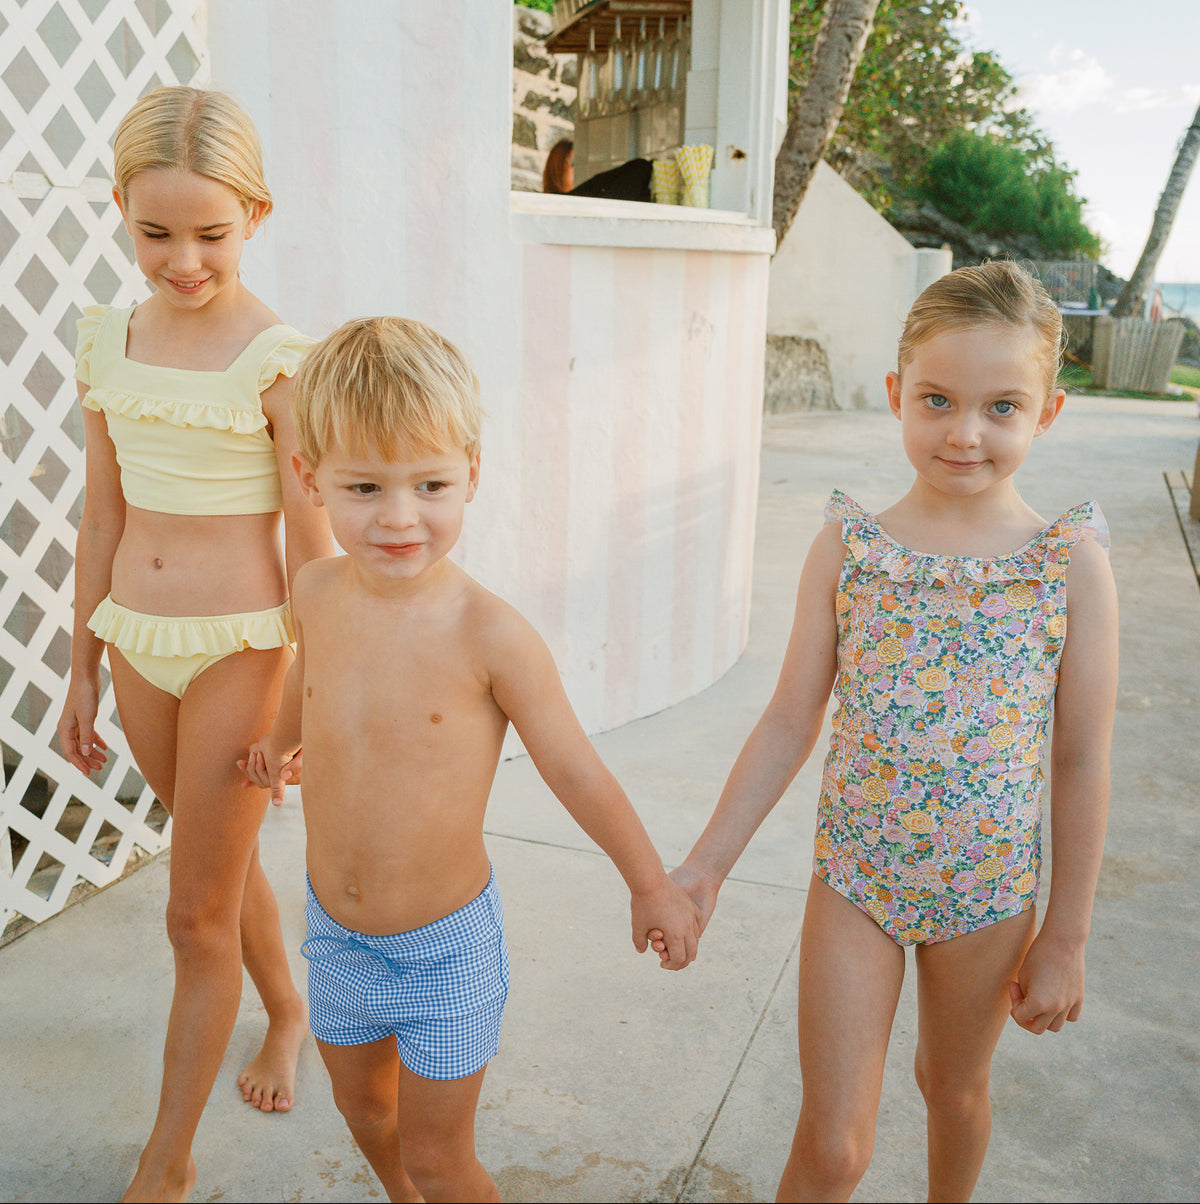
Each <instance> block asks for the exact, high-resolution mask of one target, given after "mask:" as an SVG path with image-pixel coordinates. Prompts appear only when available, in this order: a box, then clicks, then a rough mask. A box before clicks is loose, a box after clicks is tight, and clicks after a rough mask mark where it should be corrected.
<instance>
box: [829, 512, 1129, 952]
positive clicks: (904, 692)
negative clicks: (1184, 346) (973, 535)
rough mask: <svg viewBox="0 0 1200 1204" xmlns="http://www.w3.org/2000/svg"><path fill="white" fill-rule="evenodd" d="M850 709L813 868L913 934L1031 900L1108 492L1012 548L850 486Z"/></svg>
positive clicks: (844, 715)
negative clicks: (1066, 689) (920, 521)
mask: <svg viewBox="0 0 1200 1204" xmlns="http://www.w3.org/2000/svg"><path fill="white" fill-rule="evenodd" d="M825 518H826V521H827V522H840V523H841V524H842V538H843V540H844V542H845V544H846V548H847V554H846V558H845V561H844V563H843V565H842V571H841V575H840V577H839V580H838V589H837V601H836V609H837V635H838V673H837V682H836V685H835V694H836V697H837V710H836V712H835V714H834V717H833V735H832V738H831V740H830V747H829V753H828V756H827V757H826V760H825V771H824V777H823V779H822V783H821V801H820V807H819V810H818V817H817V836H816V848H815V853H814V858H813V870H814V872H815V873H816V874H817V876H818V877H819V878H821V880H822V881H824V882H826V883H827V884H828V885H829V886H831V887H832V888H833V889H834V890H836V891H837V892H838V893H839V894H841V895H843V896H844V897H845V898H847V899H849V900H850V901H851V902H853V903H854V904H856V905H857V906H858V907H860V908H861V909H862V910H863V911H865V912H866V913H867V914H868V915H870V916H871V917H872V919H874V920H875V922H876V923H877V924H879V926H880V927H881V928H882V929H883V930H884V931H885V932H886V933H887V934H888V935H889V936H890V937H891V938H892V939H893V940H894V941H896V942H897V943H898V944H901V945H911V944H919V943H932V942H935V941H944V940H949V939H950V938H951V937H955V936H959V935H961V934H963V933H965V932H971V931H973V930H975V929H977V928H983V927H985V926H986V925H989V924H994V923H996V922H997V921H999V920H1003V919H1006V918H1007V917H1009V916H1013V915H1017V914H1018V913H1020V912H1022V911H1025V910H1026V909H1027V908H1029V907H1031V906H1032V905H1033V903H1034V902H1035V901H1036V898H1037V888H1038V873H1039V869H1040V866H1041V796H1042V783H1043V776H1042V770H1041V749H1042V743H1043V741H1044V740H1045V736H1046V725H1047V722H1048V720H1049V719H1050V715H1051V711H1052V707H1053V700H1054V691H1055V687H1056V685H1057V681H1058V663H1059V658H1060V657H1061V655H1062V649H1063V641H1064V639H1065V637H1066V630H1067V617H1066V606H1067V590H1066V574H1067V567H1068V565H1069V563H1070V559H1071V549H1072V548H1073V547H1074V546H1075V544H1077V543H1078V542H1079V541H1080V540H1081V539H1083V538H1085V537H1090V538H1092V539H1094V540H1095V541H1096V542H1097V543H1098V544H1100V545H1101V546H1102V547H1103V548H1104V549H1105V550H1107V548H1108V542H1109V541H1108V527H1107V525H1106V523H1105V521H1104V517H1103V515H1102V514H1101V513H1100V509H1099V507H1098V506H1097V505H1096V504H1095V503H1094V502H1085V503H1084V504H1082V505H1079V506H1075V507H1073V508H1072V509H1071V510H1068V511H1067V512H1066V514H1064V515H1063V516H1062V517H1061V518H1060V519H1058V520H1057V521H1056V522H1054V523H1052V524H1051V525H1050V526H1048V527H1046V528H1045V529H1044V530H1042V531H1041V532H1039V533H1038V534H1037V535H1035V536H1034V537H1033V538H1032V539H1031V540H1029V542H1028V543H1026V544H1024V545H1023V546H1022V547H1020V548H1018V549H1017V550H1016V551H1015V552H1011V553H1009V554H1008V555H1006V556H997V557H988V558H976V557H969V556H939V555H933V554H929V553H924V552H914V551H911V550H910V549H908V548H905V547H903V546H901V545H900V544H898V543H896V541H895V540H893V539H892V538H891V537H890V536H889V535H887V534H886V532H884V530H883V528H882V527H881V526H880V525H879V522H878V520H877V519H876V518H875V517H874V515H871V514H868V513H867V512H866V511H865V510H863V509H862V507H860V506H859V505H858V504H857V503H856V502H854V501H853V500H851V499H850V498H848V497H846V496H845V494H843V493H840V492H838V491H835V492H834V494H833V496H832V497H831V499H830V501H829V504H828V506H827V507H826V510H825Z"/></svg>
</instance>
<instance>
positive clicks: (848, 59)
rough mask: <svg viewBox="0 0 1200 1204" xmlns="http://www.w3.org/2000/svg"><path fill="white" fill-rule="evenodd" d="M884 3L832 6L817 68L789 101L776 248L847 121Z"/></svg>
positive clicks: (817, 47) (833, 2) (851, 0)
mask: <svg viewBox="0 0 1200 1204" xmlns="http://www.w3.org/2000/svg"><path fill="white" fill-rule="evenodd" d="M878 7H879V0H828V4H827V6H826V9H825V16H824V17H823V18H822V20H821V28H820V31H819V32H818V33H817V37H816V41H815V42H814V43H813V68H812V71H811V73H810V74H809V77H808V80H807V81H806V82H805V85H804V87H803V88H801V89H799V90H798V91H797V92H796V93H795V94H794V95H793V96H792V97H791V98H790V99H789V101H788V128H787V133H786V134H785V135H784V139H783V145H782V146H780V148H779V153H778V154H777V155H776V156H775V198H774V206H773V211H772V214H771V224H772V225H773V226H774V227H775V246H776V247H777V248H778V247H779V246H781V245H782V243H783V236H784V235H785V234H786V233H787V232H788V228H789V227H790V226H791V224H792V221H793V219H794V218H795V216H796V214H797V212H798V211H799V209H800V202H801V201H802V200H804V194H805V192H806V191H807V190H808V185H809V181H810V180H811V179H812V177H813V172H814V171H816V169H817V163H818V162H819V161H820V158H821V156H822V155H823V154H824V153H825V147H826V146H827V145H828V144H829V140H830V138H832V137H833V132H834V130H835V129H837V123H838V121H839V120H840V119H841V116H842V108H843V107H844V105H845V103H846V94H847V93H848V92H849V91H850V85H851V83H852V82H853V80H854V72H855V69H856V68H857V67H858V60H859V58H860V57H861V56H862V52H863V47H864V46H865V45H866V41H867V35H868V34H869V33H870V32H871V23H872V21H873V20H874V19H875V10H876V9H877V8H878Z"/></svg>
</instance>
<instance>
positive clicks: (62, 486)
mask: <svg viewBox="0 0 1200 1204" xmlns="http://www.w3.org/2000/svg"><path fill="white" fill-rule="evenodd" d="M200 8H201V2H200V0H24V2H20V0H0V389H2V392H0V623H2V625H3V626H2V627H0V750H2V751H3V795H2V798H0V943H3V942H4V941H5V940H8V939H11V938H12V937H13V936H15V935H17V934H18V933H20V932H21V931H23V930H24V929H25V928H27V927H28V926H29V925H30V924H32V923H37V922H39V921H41V920H44V919H46V918H48V917H49V916H51V915H53V914H55V913H56V912H58V911H60V910H62V908H63V907H64V906H66V904H67V903H68V902H70V901H71V900H72V899H74V898H76V897H78V895H79V894H81V893H85V892H87V891H89V890H92V889H94V888H96V887H100V886H104V885H107V884H108V883H110V882H112V881H113V880H114V879H116V878H118V877H120V875H121V873H122V872H123V871H124V870H125V869H126V868H127V867H128V866H129V865H130V864H131V862H132V861H134V860H136V859H137V857H138V856H139V855H141V854H142V853H154V852H158V851H159V850H161V849H162V848H164V847H165V846H166V844H167V840H168V836H169V828H168V826H167V817H166V813H165V811H164V810H163V808H162V806H161V804H160V803H158V802H157V800H155V799H154V797H153V795H152V793H151V792H150V790H149V788H148V787H147V786H146V784H145V782H144V781H143V779H142V777H141V775H140V774H139V773H138V772H137V769H136V767H135V766H134V764H133V760H132V758H131V757H130V755H129V750H128V749H127V748H126V747H125V743H124V740H123V738H122V736H121V732H120V729H119V723H118V720H117V715H116V710H115V706H114V703H113V697H112V689H111V684H110V682H109V679H108V674H107V671H102V674H101V684H102V686H103V691H104V692H103V697H102V699H101V703H100V717H99V721H98V726H99V729H100V732H101V734H102V735H103V736H104V738H105V739H106V740H107V741H108V744H109V763H108V765H107V766H106V767H105V770H104V772H102V773H101V774H99V775H93V777H92V779H91V780H88V779H87V778H85V777H84V775H83V774H81V773H79V772H78V771H76V770H75V769H73V768H72V767H71V766H70V765H69V764H68V763H67V762H66V761H65V760H64V759H63V758H62V757H61V755H60V754H59V751H58V746H57V741H56V738H55V724H56V722H57V719H58V714H59V711H60V710H61V708H62V701H63V697H64V694H65V688H66V679H67V675H68V670H69V665H70V647H71V638H70V632H71V623H72V615H71V598H72V589H73V573H72V553H73V549H74V547H75V534H76V528H77V526H78V522H79V517H80V513H81V510H82V504H83V455H82V444H83V427H82V421H81V419H80V416H79V411H78V407H77V404H76V391H75V383H74V347H75V321H76V319H77V318H78V317H79V313H80V311H81V309H82V308H83V306H85V305H90V304H93V303H95V302H103V303H109V302H113V303H117V304H126V303H128V302H130V301H133V300H136V299H137V298H138V297H140V296H144V295H145V285H144V282H143V281H142V279H141V275H140V273H139V272H138V271H137V269H136V267H135V266H134V265H133V263H132V261H131V258H130V256H129V254H128V253H127V251H128V242H127V240H126V236H125V232H124V230H123V228H122V227H121V225H120V221H119V215H118V213H117V210H116V206H115V205H114V204H113V203H112V198H111V188H112V181H111V175H110V169H111V159H112V156H111V150H110V143H111V139H112V136H113V134H114V133H115V131H116V127H117V124H118V122H119V121H120V119H121V117H122V115H123V114H124V113H125V112H126V111H127V110H128V109H129V107H130V105H132V104H133V102H134V101H135V100H136V99H137V98H138V97H139V96H140V95H142V94H143V93H145V92H147V91H149V90H150V89H151V88H155V87H158V86H159V85H160V84H164V83H197V82H202V81H203V80H204V79H206V78H207V71H208V60H207V51H206V48H205V45H204V39H203V37H202V31H201V29H200V28H199V26H198V24H197V21H198V17H197V13H198V10H199V9H200Z"/></svg>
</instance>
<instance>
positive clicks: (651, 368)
mask: <svg viewBox="0 0 1200 1204" xmlns="http://www.w3.org/2000/svg"><path fill="white" fill-rule="evenodd" d="M703 3H704V4H706V5H708V6H709V7H713V6H714V5H716V6H717V7H719V0H703ZM737 3H738V4H742V5H745V4H749V3H753V4H756V5H758V6H759V7H764V6H765V7H774V6H777V4H778V3H779V0H737ZM285 7H286V12H285V11H283V10H284V8H285ZM208 11H209V37H210V49H211V55H212V72H213V85H214V86H215V87H221V88H224V89H226V90H228V91H230V92H231V93H232V94H233V95H235V96H236V97H237V98H238V99H239V100H240V101H241V102H242V103H243V104H245V105H246V106H247V108H248V109H249V110H250V112H251V114H252V115H253V116H254V118H255V121H256V123H257V124H258V126H259V129H260V131H261V132H262V136H263V141H264V148H265V151H266V155H267V160H268V169H269V173H270V174H269V178H270V182H271V185H272V187H273V189H274V191H275V194H276V204H277V209H276V212H275V213H274V214H273V215H272V217H271V220H270V222H269V223H268V224H267V226H266V228H265V229H264V232H263V233H264V234H265V236H266V237H265V238H264V239H263V240H261V241H260V240H259V239H257V238H256V239H255V240H254V242H252V243H251V244H250V248H251V251H252V254H250V255H249V256H248V259H247V272H248V275H249V279H250V281H251V284H252V287H257V288H259V290H260V291H261V292H262V294H263V295H264V296H265V297H266V298H267V299H268V300H269V302H270V303H271V304H273V305H274V306H276V308H277V309H278V311H279V312H280V314H281V315H282V316H283V317H284V318H285V319H286V320H287V321H290V322H292V323H293V324H295V325H298V326H300V327H302V328H304V329H307V330H308V331H310V332H311V333H313V334H315V335H323V334H325V333H327V332H328V331H329V330H331V329H332V328H333V327H334V326H335V325H337V324H338V323H340V322H341V321H344V320H345V319H347V318H350V317H355V316H359V315H363V314H369V313H398V314H404V315H406V316H409V317H416V318H420V319H422V320H423V321H427V322H429V323H430V324H432V325H434V326H435V327H437V328H438V329H439V330H441V331H442V332H443V333H445V334H446V335H447V336H448V337H449V338H451V339H453V340H455V341H456V342H457V343H459V344H460V345H461V346H462V347H463V348H464V349H465V350H466V351H467V352H468V354H469V355H470V356H471V358H472V360H473V362H474V364H475V367H476V370H477V372H478V373H479V376H480V379H481V381H482V383H483V390H484V404H485V407H486V408H487V411H488V414H489V419H488V423H487V426H486V428H485V434H484V451H483V472H482V480H481V486H480V490H479V493H478V495H477V497H476V499H475V501H474V502H473V503H472V505H471V508H470V510H469V511H468V516H467V530H466V533H465V535H464V539H463V542H462V543H461V544H460V547H459V549H458V551H457V552H456V556H458V557H459V558H460V559H461V560H462V562H463V563H464V564H465V565H466V567H467V568H468V570H469V571H471V572H472V573H473V574H474V575H475V576H476V577H477V578H478V579H479V580H481V581H482V582H483V583H484V584H485V585H487V586H488V587H489V588H490V589H492V590H494V591H495V592H496V593H498V594H500V595H501V596H503V597H505V598H508V599H509V600H511V601H512V602H513V603H514V604H515V605H517V606H518V607H519V608H520V609H521V610H522V611H523V612H524V613H525V614H527V615H528V616H529V618H530V619H531V620H532V621H533V622H534V623H535V625H536V626H537V627H538V629H539V630H540V631H541V632H542V633H543V635H544V636H545V637H546V639H547V641H548V643H549V644H550V646H551V649H552V650H553V652H554V654H555V656H556V658H557V660H558V662H559V665H560V668H561V671H562V673H563V677H564V681H565V684H566V687H567V692H568V694H569V695H570V697H571V700H572V702H573V703H574V704H575V706H576V709H577V710H578V712H579V715H580V718H581V720H582V721H583V723H584V725H585V727H586V728H587V730H589V731H592V732H595V731H599V730H603V729H606V728H611V727H614V726H616V725H618V724H621V723H624V722H627V721H628V720H631V719H634V718H636V717H638V716H640V715H645V714H649V713H651V712H653V711H656V710H659V709H661V708H662V707H665V706H668V705H670V704H671V703H673V702H676V701H678V700H680V699H682V698H685V697H687V696H688V695H690V694H693V693H695V692H697V691H698V690H701V689H703V688H704V687H705V686H707V685H709V684H710V683H711V682H713V681H714V680H715V679H716V678H717V677H719V676H720V675H721V674H722V673H724V672H725V671H726V670H727V669H728V668H729V667H730V666H731V665H732V664H733V663H734V661H735V660H736V659H737V657H738V655H739V654H740V652H741V650H742V648H743V647H744V646H745V640H746V634H747V624H748V616H749V603H750V592H749V591H750V569H751V554H752V544H753V534H754V505H755V498H756V489H757V479H758V447H759V436H760V425H761V398H762V357H763V345H764V336H765V322H766V295H767V266H768V263H769V251H770V249H771V240H770V232H769V230H767V231H763V230H761V229H759V228H758V227H757V226H756V225H755V224H754V222H753V221H751V220H750V219H749V218H745V217H740V218H739V217H738V216H737V215H732V214H730V215H726V223H725V228H723V229H719V230H716V232H715V236H714V237H713V238H712V239H709V238H708V237H707V235H706V233H705V231H706V230H707V228H708V226H709V224H710V223H708V222H707V221H704V220H701V221H695V220H693V221H691V222H687V221H683V220H682V218H681V220H680V221H676V222H665V221H655V220H646V219H645V218H642V219H639V218H637V217H621V216H618V217H617V218H613V219H611V220H610V218H609V217H607V216H604V215H603V214H602V215H601V216H600V217H598V218H595V219H594V220H591V219H589V218H587V217H586V216H579V218H578V220H577V219H576V217H574V216H571V215H570V214H568V215H567V216H565V217H564V216H563V215H562V214H557V215H551V216H550V218H548V219H546V220H548V221H549V226H548V227H545V228H543V227H539V226H538V222H540V221H542V220H543V218H542V217H541V216H538V215H534V216H530V215H529V214H517V213H516V212H515V211H514V206H515V205H516V201H515V200H514V197H519V196H525V195H526V194H514V196H512V197H510V193H509V158H510V142H511V128H510V125H511V111H512V103H511V86H512V82H511V81H512V63H511V46H512V34H511V20H512V14H511V5H509V4H507V3H504V4H502V3H499V2H497V0H405V3H404V4H395V3H390V2H388V0H355V2H353V3H351V2H350V0H294V2H293V3H290V4H289V5H287V6H275V5H255V6H253V7H251V8H249V9H246V8H244V7H243V6H241V5H240V4H239V3H238V0H210V3H209V6H208ZM764 11H765V10H764ZM264 48H266V53H264V52H263V51H264ZM536 200H537V201H538V202H550V201H559V200H562V198H549V197H545V198H543V197H538V198H536ZM626 209H627V210H633V211H634V212H635V213H636V211H637V210H639V209H640V210H641V211H642V212H643V213H645V211H648V210H651V209H658V207H657V206H640V207H639V206H634V205H628V206H626ZM647 216H649V215H647ZM654 216H656V217H658V216H660V215H654ZM692 216H693V217H695V216H697V215H692ZM526 219H528V220H526ZM597 223H599V224H600V225H601V226H603V227H604V233H603V234H602V235H601V236H597V235H596V233H595V230H596V224H597ZM717 225H718V226H719V225H720V223H719V222H718V223H717ZM669 227H675V233H674V235H673V236H671V233H670V230H669V229H668V228H669ZM547 229H548V230H549V233H547V232H546V231H547ZM589 230H590V233H589ZM680 231H682V233H680ZM764 234H765V235H766V236H767V241H765V242H764V239H763V237H762V236H763V235H764ZM577 235H578V236H577ZM581 242H591V243H597V242H599V243H601V244H603V245H579V244H580V243H581ZM629 243H634V244H641V245H634V246H630V245H628V244H629ZM622 244H624V245H622ZM664 244H673V245H664Z"/></svg>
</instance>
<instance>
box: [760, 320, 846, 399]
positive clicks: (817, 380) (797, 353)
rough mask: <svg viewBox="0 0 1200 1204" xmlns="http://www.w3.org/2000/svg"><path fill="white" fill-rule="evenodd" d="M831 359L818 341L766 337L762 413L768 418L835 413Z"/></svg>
mask: <svg viewBox="0 0 1200 1204" xmlns="http://www.w3.org/2000/svg"><path fill="white" fill-rule="evenodd" d="M839 408H840V407H839V406H838V404H837V401H836V399H835V398H834V396H833V378H832V376H831V375H830V372H829V357H828V356H827V355H826V354H825V349H824V348H823V347H822V346H821V344H820V343H819V342H817V340H816V339H804V338H798V337H796V336H795V335H787V334H782V335H781V334H769V335H767V346H766V356H765V363H764V372H763V409H765V410H766V411H767V413H769V414H781V413H787V412H789V411H792V410H836V409H839Z"/></svg>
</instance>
